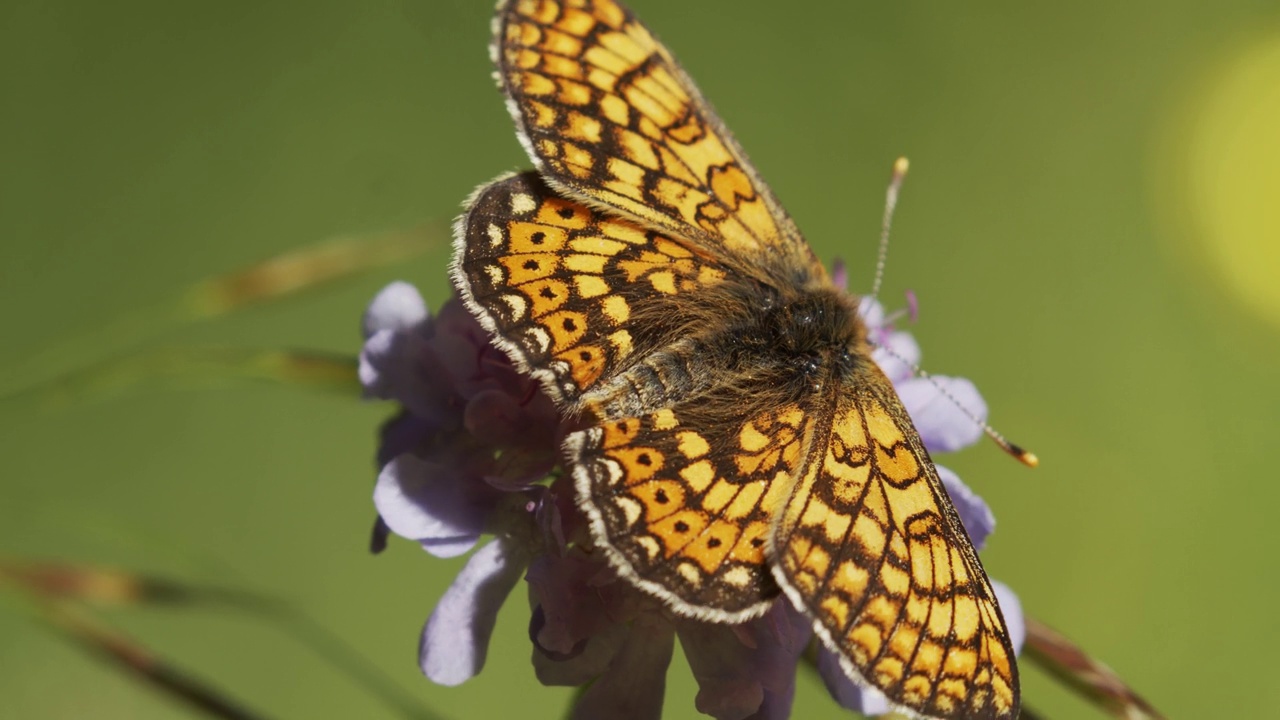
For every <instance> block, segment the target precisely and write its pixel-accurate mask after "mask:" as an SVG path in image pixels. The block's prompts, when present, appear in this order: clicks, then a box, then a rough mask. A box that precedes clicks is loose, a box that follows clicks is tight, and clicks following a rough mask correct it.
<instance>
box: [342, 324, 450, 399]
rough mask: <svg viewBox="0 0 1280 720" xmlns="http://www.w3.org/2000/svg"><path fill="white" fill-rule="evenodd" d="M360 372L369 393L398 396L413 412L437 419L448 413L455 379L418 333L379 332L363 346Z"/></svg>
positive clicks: (388, 396)
mask: <svg viewBox="0 0 1280 720" xmlns="http://www.w3.org/2000/svg"><path fill="white" fill-rule="evenodd" d="M357 372H358V374H359V376H360V384H361V385H363V386H364V392H365V396H366V397H372V398H377V399H379V400H398V401H399V402H401V403H402V404H403V405H404V406H405V407H406V408H408V409H409V410H410V412H412V413H413V414H415V415H419V416H421V417H424V418H430V419H432V420H436V421H442V420H444V419H445V418H447V417H448V412H449V411H448V402H447V400H448V398H449V397H450V396H451V395H452V394H453V393H454V387H453V381H452V379H451V378H449V377H448V376H447V375H446V374H445V373H443V372H442V371H441V370H440V368H439V362H437V360H436V357H435V354H434V353H433V352H432V349H431V346H430V344H429V342H428V341H427V340H426V339H425V338H423V337H422V336H421V335H419V334H417V333H408V332H400V331H398V330H379V331H377V332H375V333H374V334H373V335H371V336H369V339H368V340H366V341H365V343H364V347H362V348H360V364H359V368H358V370H357Z"/></svg>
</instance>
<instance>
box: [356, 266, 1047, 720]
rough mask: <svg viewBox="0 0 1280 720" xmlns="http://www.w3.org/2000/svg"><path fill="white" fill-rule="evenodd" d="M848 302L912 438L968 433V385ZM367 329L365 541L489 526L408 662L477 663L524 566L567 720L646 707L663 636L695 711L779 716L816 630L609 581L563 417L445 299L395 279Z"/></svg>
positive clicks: (968, 513)
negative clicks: (377, 440) (921, 370)
mask: <svg viewBox="0 0 1280 720" xmlns="http://www.w3.org/2000/svg"><path fill="white" fill-rule="evenodd" d="M860 312H861V313H862V316H863V318H864V320H865V321H866V322H867V325H868V329H869V331H870V334H871V339H872V341H873V342H874V343H875V345H876V346H877V348H878V349H877V350H876V353H875V356H874V357H875V360H876V361H877V362H878V363H879V364H880V365H881V367H882V368H883V369H884V370H885V373H886V374H887V375H888V376H889V378H890V379H891V380H892V381H893V383H894V386H895V388H896V389H897V391H898V393H899V395H900V396H901V398H902V401H903V403H904V405H905V406H906V408H907V410H908V412H909V413H910V414H911V416H912V418H913V420H914V421H915V423H916V427H917V429H918V430H919V432H920V435H921V438H922V439H923V440H924V442H925V445H926V447H927V448H928V449H929V450H930V451H934V452H942V451H948V450H955V449H959V448H961V447H964V446H966V445H970V444H972V443H973V442H975V441H976V440H977V439H978V438H979V437H980V435H981V430H980V428H979V427H978V426H977V425H976V424H975V423H974V421H973V419H972V418H971V417H970V416H969V415H967V414H966V413H965V412H964V411H962V410H960V409H959V408H958V407H957V404H961V405H963V406H964V407H965V408H967V409H968V410H969V411H970V412H971V413H974V414H977V415H978V416H983V415H985V413H986V406H985V404H983V402H982V398H981V396H980V395H978V393H977V390H976V389H975V388H974V386H973V384H972V383H970V382H969V381H967V380H964V379H960V378H946V377H938V378H934V381H933V382H931V381H929V380H922V379H920V378H916V377H913V367H914V364H915V363H916V362H918V360H919V356H920V350H919V346H918V345H916V343H915V340H914V339H913V338H912V337H911V335H910V334H909V333H906V332H902V331H900V330H896V329H895V328H894V327H893V325H892V320H893V318H892V317H886V315H885V313H884V311H883V309H882V308H881V307H880V305H879V304H878V303H876V302H875V301H874V300H866V301H864V302H863V303H862V306H861V308H860ZM364 335H365V345H364V349H363V351H362V352H361V355H360V378H361V381H362V382H363V383H364V386H365V389H366V393H367V394H368V395H369V396H370V397H374V398H379V399H385V400H393V401H395V402H397V403H399V405H400V406H401V411H400V412H399V414H397V415H396V416H395V417H393V418H392V419H391V420H390V421H388V422H387V423H386V424H385V425H384V426H383V428H382V437H381V445H380V447H379V452H378V464H379V467H380V471H379V475H378V481H377V485H376V487H375V489H374V504H375V506H376V508H377V511H378V516H379V519H378V523H377V525H376V526H375V531H374V537H375V548H376V547H379V546H380V545H381V543H382V542H383V541H384V540H385V537H386V534H387V532H388V531H389V532H393V533H395V534H397V535H400V536H402V537H405V538H408V539H410V540H414V541H416V542H418V543H419V544H420V545H421V546H422V547H423V549H425V550H426V551H427V552H429V553H431V554H433V555H436V556H438V557H451V556H456V555H461V554H464V553H467V552H470V551H472V550H473V549H474V548H476V546H477V545H478V544H479V543H480V541H481V538H482V537H484V536H492V539H490V540H489V541H488V542H487V543H485V544H483V545H481V546H480V547H479V548H478V549H475V550H474V552H473V553H472V555H471V557H470V558H469V559H468V561H467V563H466V565H465V567H464V568H463V569H462V571H461V572H460V573H459V574H458V576H457V577H456V578H455V580H454V582H453V584H452V585H451V586H450V587H449V589H448V590H447V591H446V592H445V594H444V596H443V597H442V598H441V599H440V601H439V603H438V604H437V605H436V608H435V610H434V611H433V612H432V613H431V616H430V618H428V620H427V622H426V625H425V627H424V628H423V631H422V637H421V643H420V654H419V659H420V663H421V666H422V670H423V672H424V673H425V674H426V675H427V677H428V678H430V679H431V680H433V681H434V682H437V683H440V684H444V685H456V684H458V683H461V682H464V681H466V680H467V679H469V678H471V677H473V676H474V675H475V674H476V673H478V672H479V671H480V669H481V668H482V667H483V665H484V659H485V653H486V651H487V647H488V642H489V638H490V636H491V634H492V631H493V627H494V622H495V620H496V616H497V611H498V609H499V608H500V607H501V605H502V604H503V602H504V601H505V600H506V598H507V596H508V595H509V594H510V592H511V591H512V590H513V589H514V588H515V586H516V585H517V584H518V583H519V580H520V578H521V577H523V578H524V579H525V581H526V585H527V587H528V595H529V603H530V607H531V613H530V622H529V637H530V640H531V642H532V644H533V647H534V653H533V666H534V671H535V673H536V674H537V677H538V679H539V680H540V681H541V682H542V683H543V684H545V685H571V686H578V685H584V684H586V683H591V684H590V686H589V687H588V688H587V689H586V691H584V692H583V693H582V694H581V695H580V696H579V697H578V699H577V702H576V705H575V708H574V712H573V716H574V717H576V718H593V717H601V716H607V717H617V718H623V719H627V718H635V719H637V720H642V719H645V718H657V717H660V716H661V710H662V697H663V688H664V683H665V678H666V669H667V666H668V665H669V664H670V661H671V657H672V652H673V649H674V643H675V641H676V639H679V641H680V643H681V645H682V647H683V649H684V654H685V656H686V657H687V658H688V661H689V666H690V669H691V671H692V673H693V675H694V677H695V679H696V680H697V682H698V686H699V692H698V695H697V698H696V705H697V708H698V710H699V711H701V712H703V713H706V714H708V715H712V716H714V717H716V718H720V719H722V720H730V719H732V720H740V719H742V718H785V717H788V716H789V714H790V709H791V699H792V695H793V693H794V686H795V672H796V667H797V665H798V663H799V661H800V660H801V657H802V654H803V653H804V652H805V650H806V649H807V648H808V647H810V645H811V641H812V639H813V631H812V628H811V623H810V621H809V620H808V618H806V617H805V616H803V615H802V614H801V613H799V612H797V611H796V610H795V609H794V608H793V607H792V606H791V604H790V603H788V602H787V601H785V600H783V601H779V602H777V603H775V604H774V605H773V606H772V608H771V609H770V610H769V611H768V612H766V613H765V614H764V615H762V616H760V617H757V618H755V619H752V620H749V621H747V622H745V623H742V624H738V625H725V624H713V623H708V622H702V621H696V620H692V619H688V618H682V617H677V616H674V615H673V614H672V613H670V612H669V611H668V610H667V609H666V608H664V607H663V605H662V604H661V603H660V602H659V601H658V600H656V599H654V598H652V597H650V596H649V595H647V594H644V593H642V592H641V591H639V590H638V589H636V588H635V587H633V586H632V585H631V584H629V583H628V582H626V581H625V580H623V579H621V578H619V577H618V575H617V574H616V572H615V571H614V570H613V569H611V568H610V567H609V565H608V564H607V563H606V562H605V560H604V559H603V558H602V557H601V555H602V554H601V553H599V552H594V551H593V550H592V545H591V541H590V537H589V534H588V532H587V527H586V523H585V520H584V518H583V517H582V515H581V512H580V511H579V509H578V508H577V506H576V505H575V503H574V502H573V489H572V487H571V483H570V482H569V481H568V479H567V478H566V477H565V475H564V474H563V473H561V472H559V470H558V467H557V466H558V464H559V462H560V454H559V447H560V443H561V440H562V439H563V437H564V435H565V434H566V433H567V431H568V428H567V427H566V426H565V424H564V423H563V422H562V421H561V419H560V417H559V416H558V414H557V411H556V409H555V406H554V405H553V404H552V402H551V401H550V399H549V398H548V397H547V396H546V395H545V394H544V393H543V392H542V391H541V389H540V388H539V387H537V385H536V384H535V383H534V382H533V381H532V380H531V379H529V378H528V377H526V376H524V375H522V374H520V373H519V372H517V370H516V369H515V368H514V367H513V366H512V365H511V363H510V361H509V360H508V359H507V358H506V356H505V355H504V354H503V353H501V352H500V351H498V350H497V349H495V348H494V347H493V346H492V345H491V344H490V342H489V336H488V334H487V333H486V332H485V331H484V330H483V328H481V327H480V325H479V324H478V323H477V322H476V321H475V320H474V319H473V318H472V317H471V316H470V314H469V313H467V311H466V310H465V308H464V307H463V306H462V304H461V303H460V302H459V301H457V300H456V299H454V300H450V301H449V302H447V303H445V305H444V306H443V307H442V308H441V310H440V312H439V313H438V314H436V315H435V316H432V315H431V314H430V313H429V312H428V310H427V308H426V305H425V303H424V302H423V301H422V298H421V296H420V295H419V294H418V293H417V291H416V290H415V289H414V288H413V287H412V286H409V285H407V284H404V283H394V284H392V285H390V286H388V287H387V288H385V289H384V290H383V291H382V292H381V293H379V294H378V296H377V297H376V298H375V299H374V301H373V303H372V304H371V305H370V307H369V309H368V311H367V312H366V313H365V318H364ZM947 395H949V396H950V397H951V398H952V399H948V398H947ZM938 473H939V475H940V476H941V478H942V481H943V483H944V484H945V485H946V488H947V491H948V493H949V494H950V495H951V498H952V501H953V503H954V505H955V507H956V509H957V511H958V513H959V515H960V517H961V520H962V522H963V523H964V526H965V528H966V530H967V531H968V532H969V534H970V537H971V538H972V540H973V542H974V546H975V547H981V546H982V544H983V543H984V542H985V540H986V537H987V535H989V534H990V532H991V531H992V529H993V528H994V518H993V516H992V514H991V511H990V509H989V508H988V507H987V506H986V504H985V503H984V502H983V501H982V499H981V498H980V497H978V496H977V495H976V494H975V493H973V492H972V491H971V490H969V488H967V487H966V486H965V485H964V484H963V483H962V482H961V481H960V479H959V477H957V476H956V474H955V473H954V472H952V471H950V470H948V469H946V468H944V467H942V466H939V467H938ZM997 592H998V593H999V594H1000V598H999V599H1000V603H1001V607H1002V608H1003V609H1004V614H1005V617H1006V621H1007V622H1008V624H1009V626H1010V630H1011V632H1013V633H1014V634H1015V636H1017V635H1019V633H1020V628H1021V627H1022V620H1021V613H1020V609H1019V608H1018V605H1017V598H1016V596H1014V595H1013V594H1012V593H1011V592H1009V591H1008V589H1007V588H1005V587H1004V586H1002V585H999V584H997ZM1015 643H1016V645H1017V646H1020V644H1021V639H1020V637H1015ZM815 665H816V667H817V669H818V671H819V673H820V674H821V675H822V677H823V679H824V681H825V682H826V684H827V687H828V688H829V689H830V691H831V694H832V696H833V697H834V698H835V699H836V700H837V702H839V703H840V704H841V705H843V706H845V707H848V708H851V709H856V710H860V711H862V712H864V713H867V714H878V713H881V712H884V711H886V710H887V709H888V705H887V701H886V700H885V698H884V696H883V695H881V694H880V693H879V692H877V691H875V690H867V689H864V688H861V687H859V686H857V685H856V684H854V683H853V682H852V681H850V680H849V678H848V677H847V676H845V674H844V673H843V671H842V670H841V669H840V666H839V663H838V662H837V661H836V659H835V658H834V656H832V655H831V654H830V653H829V652H827V651H826V650H825V649H822V648H819V650H818V653H817V660H816V663H815Z"/></svg>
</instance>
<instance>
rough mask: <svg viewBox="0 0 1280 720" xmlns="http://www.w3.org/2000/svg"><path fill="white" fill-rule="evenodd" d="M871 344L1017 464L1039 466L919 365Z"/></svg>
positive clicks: (1038, 460)
mask: <svg viewBox="0 0 1280 720" xmlns="http://www.w3.org/2000/svg"><path fill="white" fill-rule="evenodd" d="M872 344H873V345H875V346H876V347H877V348H879V349H881V350H883V351H885V353H887V354H888V355H889V356H890V357H892V358H893V359H895V360H897V361H898V362H900V363H902V364H903V365H906V366H907V367H909V368H911V372H912V374H913V375H915V376H916V377H918V378H922V379H924V380H927V381H929V384H930V385H932V386H933V387H934V389H935V390H937V391H938V392H939V393H941V394H942V397H944V398H946V399H947V400H949V401H950V402H951V404H952V405H955V406H956V409H957V410H959V411H960V412H962V413H964V414H965V417H967V418H969V419H970V420H972V421H973V424H974V425H977V426H978V427H980V428H982V432H983V433H985V434H986V436H987V437H989V438H991V439H992V440H993V441H995V444H996V445H999V446H1000V449H1001V450H1004V451H1005V452H1007V453H1009V454H1010V455H1012V456H1013V457H1014V459H1016V460H1017V461H1018V462H1020V463H1022V464H1023V465H1026V466H1027V467H1037V466H1039V465H1040V458H1039V457H1036V454H1035V453H1033V452H1031V451H1030V450H1026V449H1024V448H1023V447H1022V446H1020V445H1016V444H1014V443H1011V442H1009V441H1008V440H1007V439H1005V436H1004V435H1001V434H1000V433H999V432H996V429H995V428H993V427H991V426H990V425H988V424H987V422H986V421H985V420H983V419H982V418H980V417H978V414H977V413H975V412H974V411H972V410H970V409H969V408H968V407H965V405H964V403H962V402H960V400H959V399H958V398H957V397H956V396H955V395H952V394H951V391H949V390H947V388H946V387H945V386H943V384H942V383H940V382H938V379H937V378H935V377H934V376H932V375H930V374H929V373H927V372H925V371H924V370H922V369H921V368H920V366H919V365H916V364H915V363H912V362H907V359H906V358H904V357H902V356H901V355H899V354H898V353H896V352H894V351H893V349H892V348H889V347H887V346H885V345H881V344H879V343H876V342H872Z"/></svg>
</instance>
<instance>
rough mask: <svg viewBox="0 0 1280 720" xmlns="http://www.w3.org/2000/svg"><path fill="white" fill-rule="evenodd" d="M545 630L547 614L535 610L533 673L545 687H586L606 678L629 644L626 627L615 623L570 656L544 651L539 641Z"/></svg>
mask: <svg viewBox="0 0 1280 720" xmlns="http://www.w3.org/2000/svg"><path fill="white" fill-rule="evenodd" d="M539 623H541V624H539ZM545 627H546V614H545V613H543V612H542V608H541V606H535V608H534V612H533V616H532V618H531V621H530V624H529V639H530V640H532V641H533V672H534V674H535V675H537V677H538V682H540V683H542V684H543V685H552V686H555V685H560V686H570V687H576V686H578V685H584V684H586V683H588V682H590V681H592V680H594V679H596V678H598V677H600V676H601V675H602V674H604V672H605V671H606V670H607V669H608V668H609V664H610V663H612V662H613V659H614V656H616V655H617V654H618V652H619V651H620V650H621V649H622V646H623V644H624V643H625V642H626V640H627V630H628V628H627V626H626V625H625V624H624V623H615V624H613V625H610V626H609V627H607V628H605V629H603V630H600V631H599V632H597V633H596V634H594V635H592V636H591V637H588V638H584V639H582V640H581V641H579V643H578V644H577V645H575V646H574V647H573V648H572V649H571V650H570V652H568V653H559V652H556V651H552V650H549V649H548V648H545V647H543V646H542V644H541V643H540V642H539V641H538V636H539V634H540V633H541V632H542V629H543V628H545Z"/></svg>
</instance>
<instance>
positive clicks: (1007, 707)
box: [771, 367, 1018, 718]
mask: <svg viewBox="0 0 1280 720" xmlns="http://www.w3.org/2000/svg"><path fill="white" fill-rule="evenodd" d="M829 427H830V432H829V433H828V435H827V436H826V438H825V442H824V443H823V444H822V445H821V446H820V447H815V452H814V457H813V462H811V463H808V464H807V465H806V468H805V471H804V472H803V474H802V475H801V477H800V480H799V482H797V483H796V484H795V486H794V488H793V490H792V491H791V494H790V496H789V497H788V499H787V501H786V503H785V506H784V507H783V509H782V510H781V512H780V513H779V514H778V515H777V518H776V520H777V525H776V528H775V534H774V535H773V536H772V539H771V549H772V552H773V557H772V560H773V571H774V576H775V577H776V578H777V580H778V583H779V584H780V585H781V586H782V588H783V589H784V590H785V591H786V593H787V595H788V596H790V597H791V599H792V601H793V602H795V604H796V605H797V606H798V607H800V608H802V609H803V610H804V611H805V612H806V613H808V614H809V615H810V617H812V618H813V619H814V621H815V629H816V630H817V632H818V634H819V636H820V637H821V638H822V639H823V641H824V643H825V644H826V645H827V646H828V647H830V648H831V649H832V650H834V651H835V652H836V653H838V654H839V656H840V658H841V662H842V665H843V666H844V667H845V669H846V671H847V672H849V673H850V674H851V675H854V676H855V677H857V678H859V679H861V680H862V681H863V682H865V683H867V684H869V685H871V686H872V687H875V688H877V689H879V690H881V691H882V692H884V693H885V695H886V696H888V697H889V699H890V700H891V701H893V702H895V703H898V704H901V705H903V706H906V707H908V708H911V709H912V710H913V711H916V712H919V713H922V714H924V715H926V716H928V717H935V718H1014V717H1017V709H1018V707H1017V706H1018V698H1017V687H1018V678H1017V668H1016V666H1015V665H1014V662H1013V650H1012V647H1011V645H1010V643H1009V639H1008V634H1007V632H1006V631H1005V625H1004V621H1003V619H1002V618H1001V616H1000V612H999V609H998V608H997V605H996V599H995V592H994V591H993V590H992V587H991V583H990V582H989V581H988V580H987V577H986V575H985V573H983V571H982V566H981V565H980V564H979V563H978V559H977V556H976V554H975V553H974V552H973V549H972V546H971V544H970V543H969V540H968V536H967V535H965V532H964V528H963V526H962V525H961V523H960V519H959V517H958V516H957V515H956V513H955V511H954V509H953V508H952V507H951V504H950V502H949V500H948V499H947V496H946V491H945V489H944V488H943V485H942V483H941V481H940V480H939V478H938V474H937V471H936V470H935V469H934V467H933V464H932V462H931V461H930V460H929V456H928V453H927V452H926V451H925V449H924V447H923V445H922V444H921V442H920V438H919V435H918V434H917V433H916V431H915V429H914V427H913V426H912V424H911V419H910V418H909V417H908V416H907V413H906V410H905V409H904V408H903V407H902V404H901V402H899V401H898V399H897V396H896V395H895V394H894V392H893V388H892V386H891V384H890V383H889V380H888V379H887V378H885V377H884V375H883V374H881V373H880V371H879V370H878V369H877V368H875V367H867V368H866V371H865V372H862V373H860V374H859V375H858V376H857V381H856V382H855V383H852V384H851V385H850V386H849V387H846V388H844V389H843V392H842V393H841V394H840V395H839V397H838V400H837V401H836V406H835V408H834V412H833V414H832V416H831V422H830V425H829Z"/></svg>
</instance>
